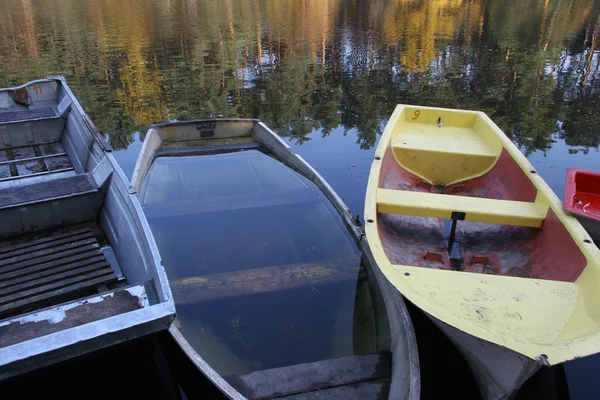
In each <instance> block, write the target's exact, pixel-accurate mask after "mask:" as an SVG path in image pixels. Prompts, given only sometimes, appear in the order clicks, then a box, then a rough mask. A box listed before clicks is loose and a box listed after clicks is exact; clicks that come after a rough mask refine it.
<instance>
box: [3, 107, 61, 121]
mask: <svg viewBox="0 0 600 400" xmlns="http://www.w3.org/2000/svg"><path fill="white" fill-rule="evenodd" d="M56 117H57V115H56V112H55V111H54V109H53V108H51V107H50V108H36V109H33V110H30V109H27V110H19V111H6V112H0V123H6V122H16V121H24V120H30V119H40V118H56Z"/></svg>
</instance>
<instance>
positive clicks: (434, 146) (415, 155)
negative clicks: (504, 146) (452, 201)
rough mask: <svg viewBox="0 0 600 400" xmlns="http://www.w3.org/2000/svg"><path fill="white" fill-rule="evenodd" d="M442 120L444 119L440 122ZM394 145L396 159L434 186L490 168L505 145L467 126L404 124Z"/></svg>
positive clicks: (462, 179) (449, 182)
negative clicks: (490, 141) (486, 138)
mask: <svg viewBox="0 0 600 400" xmlns="http://www.w3.org/2000/svg"><path fill="white" fill-rule="evenodd" d="M440 122H441V121H440ZM400 129H401V131H400V132H398V134H397V136H396V138H395V140H394V141H393V144H392V151H393V153H394V158H395V159H396V161H397V162H398V163H399V164H400V165H402V167H404V168H405V169H407V170H409V171H411V172H412V173H414V174H415V175H418V176H419V177H421V178H423V179H425V180H426V181H428V182H429V183H431V184H432V185H443V186H446V185H449V184H452V183H456V182H460V181H464V180H466V179H471V178H474V177H476V176H479V175H482V174H483V173H485V172H486V171H488V170H489V169H490V168H491V167H492V166H493V165H494V163H495V162H496V160H497V159H498V157H499V155H500V150H501V148H500V147H498V146H493V145H491V144H490V143H487V142H486V140H485V139H484V138H482V137H481V135H480V134H479V133H477V131H476V130H474V129H473V128H472V127H467V126H444V125H443V123H442V125H441V126H439V125H438V124H425V123H410V124H402V125H400Z"/></svg>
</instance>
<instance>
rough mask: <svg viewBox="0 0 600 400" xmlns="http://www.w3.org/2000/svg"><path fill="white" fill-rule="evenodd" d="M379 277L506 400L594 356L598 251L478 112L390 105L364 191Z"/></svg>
mask: <svg viewBox="0 0 600 400" xmlns="http://www.w3.org/2000/svg"><path fill="white" fill-rule="evenodd" d="M365 218H366V219H367V221H368V223H367V227H366V235H367V239H368V240H369V244H370V246H371V250H372V252H373V254H374V256H375V259H376V261H377V264H378V266H379V268H380V269H381V270H382V272H383V273H384V275H385V276H386V277H387V279H388V280H389V281H390V282H391V283H392V284H393V285H394V286H395V287H396V288H397V289H398V290H399V291H400V292H401V293H402V294H403V295H404V296H406V297H407V298H408V299H409V300H410V301H412V302H413V303H414V304H415V305H417V306H418V307H420V308H421V309H422V310H424V311H425V312H426V313H428V314H429V315H430V316H432V317H433V318H434V321H435V322H436V323H438V325H439V326H440V327H441V328H442V330H444V332H445V333H446V334H448V336H449V337H450V338H451V339H452V340H453V342H454V343H455V344H456V345H457V347H459V349H460V350H461V351H462V352H463V354H464V355H465V357H466V359H467V361H468V362H469V363H470V364H471V366H472V367H473V370H474V373H475V375H476V378H477V379H478V381H479V384H480V388H481V390H482V392H483V393H484V395H485V397H486V398H503V397H504V396H508V395H507V393H511V392H512V391H516V389H518V388H519V387H520V385H521V384H522V383H523V382H524V381H525V380H526V379H527V378H528V377H529V376H530V375H531V374H532V373H533V372H534V371H535V370H536V369H537V368H538V365H543V364H546V365H548V364H558V363H562V362H564V361H567V360H571V359H573V358H576V357H582V356H586V355H589V354H593V353H596V352H598V351H600V301H599V299H598V283H599V274H600V251H599V250H598V249H597V248H596V247H595V246H594V245H593V244H592V243H591V240H590V238H589V236H588V235H587V233H586V232H585V230H584V229H583V228H582V227H581V225H580V224H579V223H578V222H577V220H576V219H575V218H573V217H572V216H570V215H568V214H566V213H565V212H563V210H562V204H561V203H560V201H559V199H558V198H557V197H556V196H555V195H554V193H553V192H552V190H551V189H550V188H549V187H548V186H547V185H546V183H545V182H544V181H543V179H542V178H541V177H540V176H539V175H537V173H536V171H535V170H534V169H533V167H532V166H531V164H530V163H529V162H528V161H527V159H526V158H525V157H524V156H523V155H522V154H521V153H520V151H519V150H518V148H517V147H515V146H514V144H513V143H512V142H511V141H510V140H509V139H508V138H507V137H506V136H505V135H504V134H503V133H502V131H501V130H500V129H499V128H498V127H497V126H496V125H495V124H494V123H493V122H492V121H491V120H490V119H489V118H488V117H487V116H486V115H485V114H483V113H480V112H470V111H457V110H448V109H438V108H426V107H412V106H402V105H400V106H398V107H397V108H396V110H395V112H394V114H393V115H392V117H391V119H390V121H389V122H388V124H387V127H386V128H385V131H384V133H383V136H382V138H381V141H380V143H379V146H378V148H377V151H376V153H375V160H374V162H373V166H372V168H371V173H370V177H369V186H368V189H367V196H366V206H365Z"/></svg>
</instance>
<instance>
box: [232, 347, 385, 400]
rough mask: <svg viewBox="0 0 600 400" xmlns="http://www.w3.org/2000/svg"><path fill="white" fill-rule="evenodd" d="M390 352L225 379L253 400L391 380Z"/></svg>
mask: <svg viewBox="0 0 600 400" xmlns="http://www.w3.org/2000/svg"><path fill="white" fill-rule="evenodd" d="M390 374H391V357H390V353H389V352H388V351H383V352H379V353H372V354H366V355H357V356H348V357H341V358H335V359H330V360H323V361H316V362H313V363H306V364H297V365H290V366H287V367H281V368H272V369H266V370H262V371H255V372H251V373H249V374H246V375H237V376H229V377H226V378H225V379H226V380H227V381H228V382H229V383H230V384H232V385H233V386H234V387H235V388H237V389H238V390H239V391H240V392H241V393H242V394H243V395H244V396H246V397H247V398H249V399H253V400H259V399H270V398H273V397H280V396H286V395H292V394H300V393H305V392H311V391H315V390H323V389H328V388H334V387H339V386H344V385H350V384H355V383H357V382H363V381H371V380H376V379H382V378H389V377H390Z"/></svg>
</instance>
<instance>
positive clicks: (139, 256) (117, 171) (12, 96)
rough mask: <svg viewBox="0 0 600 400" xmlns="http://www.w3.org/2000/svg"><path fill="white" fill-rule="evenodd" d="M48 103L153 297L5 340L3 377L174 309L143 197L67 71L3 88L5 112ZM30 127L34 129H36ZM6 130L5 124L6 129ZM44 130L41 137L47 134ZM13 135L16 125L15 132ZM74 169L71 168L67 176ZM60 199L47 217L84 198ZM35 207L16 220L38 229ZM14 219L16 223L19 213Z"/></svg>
mask: <svg viewBox="0 0 600 400" xmlns="http://www.w3.org/2000/svg"><path fill="white" fill-rule="evenodd" d="M65 98H67V99H68V100H65ZM48 105H51V106H52V107H54V108H55V110H56V114H57V117H56V118H57V120H60V123H61V126H63V127H64V134H62V136H59V137H58V139H57V140H60V143H61V145H62V148H64V151H65V152H66V153H67V154H68V156H69V160H70V162H71V164H72V166H73V170H74V172H75V173H76V174H84V173H90V179H91V180H93V181H94V184H95V186H96V187H97V188H98V190H99V191H100V192H101V193H102V194H103V195H104V201H103V202H102V203H101V208H100V216H99V223H100V226H101V228H102V230H103V231H104V234H105V236H106V239H107V240H108V243H109V245H110V246H111V248H112V250H113V251H114V254H115V255H116V259H117V261H118V264H119V265H120V267H121V270H122V273H123V275H124V276H125V277H126V281H127V283H128V284H143V285H144V287H145V288H146V290H147V291H148V293H147V296H148V302H147V303H145V304H144V306H143V307H142V308H140V309H138V310H134V311H130V312H126V313H123V314H119V315H115V316H112V317H109V318H104V319H101V320H98V321H95V322H90V323H86V324H84V325H80V326H76V327H74V328H69V329H65V330H62V331H59V332H55V333H52V334H48V335H45V336H41V337H37V338H35V339H31V340H26V341H23V342H20V343H17V344H14V345H10V346H7V347H4V348H0V379H4V378H8V377H11V376H15V375H17V374H20V373H23V372H26V371H29V370H33V369H37V368H40V367H43V366H46V365H50V364H53V363H56V362H60V361H62V360H66V359H69V358H72V357H75V356H77V355H80V354H84V353H88V352H91V351H94V350H98V349H101V348H105V347H108V346H111V345H114V344H117V343H120V342H123V341H127V340H131V339H133V338H136V337H141V336H144V335H148V334H151V333H155V332H158V331H161V330H166V329H168V328H169V326H170V325H171V322H172V320H173V318H174V315H175V306H174V303H173V300H172V296H171V291H170V288H169V285H168V280H167V277H166V273H165V270H164V267H163V266H162V264H161V259H160V254H159V252H158V249H157V247H156V243H155V241H154V237H153V236H152V232H151V230H150V227H149V225H148V222H147V220H146V217H145V215H144V213H143V212H142V208H141V206H140V203H139V201H138V199H137V197H136V196H135V195H134V191H133V190H132V189H131V185H130V183H129V181H128V180H127V178H126V177H125V175H124V173H123V171H122V170H121V168H120V167H119V165H118V164H117V162H116V160H115V159H114V157H113V156H112V154H111V153H110V146H108V144H107V143H106V142H105V140H104V138H103V137H102V135H101V134H100V132H99V131H98V129H97V128H96V127H95V126H94V124H93V123H92V122H91V120H90V119H89V117H88V116H87V115H86V113H85V111H84V110H83V108H82V107H81V105H80V104H79V102H78V101H77V99H76V97H75V96H74V94H73V93H72V91H71V90H70V89H69V87H68V86H67V85H66V82H65V80H64V78H62V77H49V78H48V79H47V80H39V81H33V82H29V83H27V84H25V85H22V86H20V87H17V88H10V89H4V90H0V114H1V113H11V112H15V111H18V112H19V114H18V115H20V116H22V115H24V114H23V113H24V112H26V111H27V110H35V109H37V108H41V107H45V108H47V107H48ZM5 115H6V114H5ZM52 120H53V121H54V119H52ZM14 122H18V123H16V124H14V125H15V126H25V124H28V123H29V122H25V121H14ZM6 126H7V124H2V125H0V129H1V128H2V127H6ZM31 126H33V124H32V125H31ZM5 131H6V129H5ZM32 132H33V133H36V131H33V129H32ZM3 133H4V132H2V131H0V135H1V134H3ZM61 133H62V128H61ZM42 134H43V135H45V134H46V133H45V132H43V133H42ZM33 137H35V135H33ZM44 137H45V136H43V137H42V139H41V140H45V139H44ZM12 139H13V135H12V132H11V135H10V140H11V141H12ZM54 139H56V137H54V136H52V137H51V138H50V139H49V140H51V141H53V140H54ZM36 140H37V139H36ZM12 146H14V144H13V145H12ZM72 174H73V171H71V174H69V175H66V176H71V175H72ZM58 177H65V174H64V173H55V174H52V173H51V174H47V175H43V176H36V177H35V178H31V179H32V180H30V181H28V182H27V183H38V182H48V181H52V180H54V179H56V178H58ZM33 179H35V180H33ZM60 200H61V201H60V204H59V205H58V206H52V204H53V203H54V202H49V203H48V204H50V205H49V206H48V207H50V209H52V208H53V207H54V210H53V213H51V214H50V215H51V216H50V217H48V216H47V217H45V218H46V220H47V224H48V225H49V226H50V225H52V224H54V225H56V224H60V223H62V221H61V220H60V218H59V217H57V215H59V216H60V215H63V214H65V213H67V212H68V211H69V208H70V210H71V212H73V210H76V209H77V208H78V207H82V205H83V204H82V203H79V204H78V203H77V197H73V198H72V199H71V198H69V201H71V200H72V201H74V203H73V204H67V203H68V201H67V203H65V202H64V199H60ZM64 205H68V207H67V209H65V210H64V212H62V211H61V210H60V208H61V207H63V206H64ZM56 207H58V211H59V212H58V213H57V212H56V211H57V210H56ZM33 208H34V207H33V205H27V204H25V205H24V206H23V207H17V208H16V209H17V210H19V211H18V214H17V215H16V216H15V217H14V218H19V221H18V223H19V224H20V226H21V227H24V228H27V229H35V227H36V224H37V219H38V218H43V217H42V216H41V215H37V214H35V212H34V210H33ZM45 210H46V211H47V210H48V208H46V209H45ZM87 217H88V216H81V217H80V218H79V219H83V220H85V219H86V218H87ZM94 217H96V215H94ZM61 218H62V217H61ZM5 221H6V220H3V222H5ZM13 222H15V223H17V222H16V220H15V221H13ZM28 226H29V228H28ZM27 229H25V230H27Z"/></svg>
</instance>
